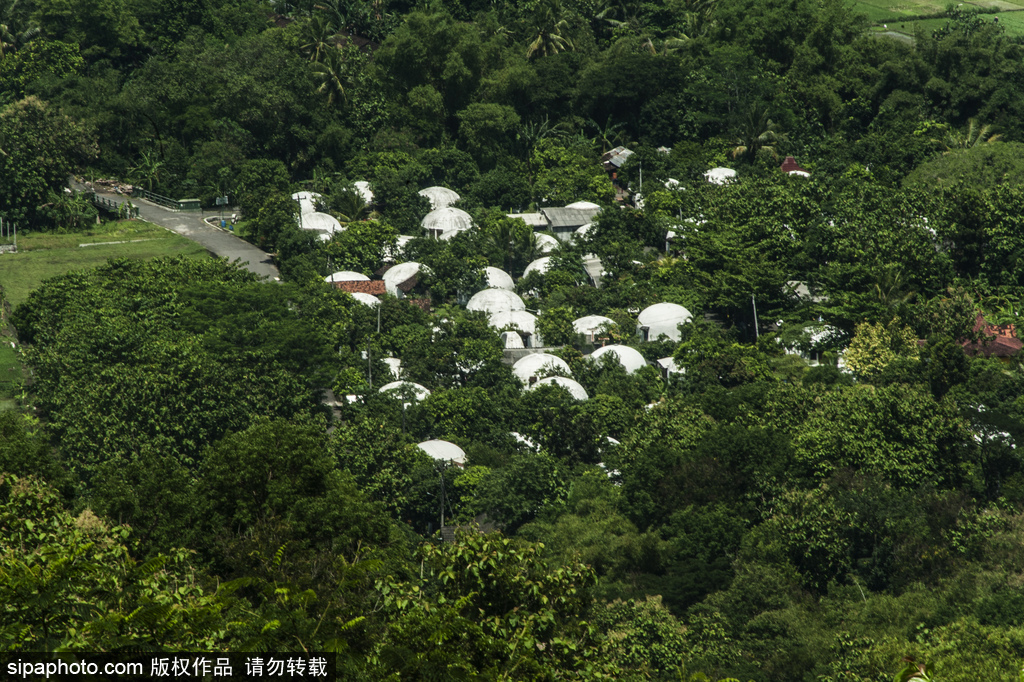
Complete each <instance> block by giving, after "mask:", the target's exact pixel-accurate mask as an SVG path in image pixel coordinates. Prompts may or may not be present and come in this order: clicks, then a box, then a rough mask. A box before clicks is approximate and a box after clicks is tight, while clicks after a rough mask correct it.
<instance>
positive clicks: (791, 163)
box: [779, 156, 811, 178]
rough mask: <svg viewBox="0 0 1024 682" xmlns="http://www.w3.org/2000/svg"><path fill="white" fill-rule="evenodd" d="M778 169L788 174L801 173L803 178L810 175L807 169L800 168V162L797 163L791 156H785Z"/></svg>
mask: <svg viewBox="0 0 1024 682" xmlns="http://www.w3.org/2000/svg"><path fill="white" fill-rule="evenodd" d="M779 170H781V171H782V172H783V173H787V174H789V175H802V176H804V177H805V178H809V177H811V174H810V173H809V172H808V171H807V169H806V168H801V167H800V164H798V163H797V162H796V159H794V158H793V157H792V156H787V157H786V160H785V161H783V162H782V165H781V166H779Z"/></svg>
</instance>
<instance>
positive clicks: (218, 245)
mask: <svg viewBox="0 0 1024 682" xmlns="http://www.w3.org/2000/svg"><path fill="white" fill-rule="evenodd" d="M75 188H76V189H84V187H82V186H80V185H77V184H76V185H75ZM96 196H97V197H101V198H103V199H106V200H108V201H110V202H113V203H116V204H121V203H123V202H125V201H128V197H125V196H122V195H120V194H110V193H107V192H96ZM131 202H132V205H133V206H135V207H137V208H138V209H139V217H140V218H142V219H143V220H145V221H147V222H150V223H153V224H155V225H159V226H161V227H165V228H167V229H168V230H170V231H171V232H175V233H177V234H180V235H181V236H182V237H185V238H186V239H191V240H192V241H194V242H196V243H198V244H200V245H202V246H203V247H204V248H205V249H206V250H207V251H209V252H210V253H212V254H213V255H215V256H218V257H219V258H227V259H228V260H229V261H232V262H234V261H235V260H239V261H241V262H242V264H243V265H244V266H245V269H246V270H248V271H250V272H254V273H256V274H257V275H261V276H263V277H266V278H267V279H269V280H271V281H277V280H279V279H280V278H281V273H279V272H278V270H277V267H276V266H275V265H274V264H273V263H272V262H271V260H270V255H269V254H267V253H265V252H263V251H260V250H259V249H257V248H256V247H255V246H253V245H252V244H250V243H249V242H247V241H245V240H243V239H239V238H238V237H236V236H235V235H233V234H231V233H230V232H225V231H224V230H221V229H220V228H216V227H211V226H209V225H207V224H206V223H205V222H204V221H203V218H202V214H201V213H195V212H193V211H172V210H170V209H167V208H164V207H163V206H158V205H156V204H154V203H151V202H149V201H147V200H145V199H139V198H135V199H132V200H131Z"/></svg>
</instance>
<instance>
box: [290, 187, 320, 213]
mask: <svg viewBox="0 0 1024 682" xmlns="http://www.w3.org/2000/svg"><path fill="white" fill-rule="evenodd" d="M321 199H323V196H322V195H320V194H317V193H316V192H296V193H295V194H293V195H292V201H297V202H299V213H303V214H305V213H315V212H316V202H318V201H320V200H321Z"/></svg>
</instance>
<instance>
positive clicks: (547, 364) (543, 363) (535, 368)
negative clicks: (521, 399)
mask: <svg viewBox="0 0 1024 682" xmlns="http://www.w3.org/2000/svg"><path fill="white" fill-rule="evenodd" d="M544 369H554V370H558V371H561V372H563V373H565V374H567V375H569V376H572V370H570V369H569V365H568V364H567V363H566V362H565V360H563V359H562V358H560V357H558V356H557V355H552V354H551V353H533V354H532V355H527V356H525V357H522V358H519V360H517V361H516V364H514V365H512V373H513V374H515V375H516V377H517V378H518V379H519V380H520V381H521V382H523V383H524V384H528V383H530V377H534V376H537V374H538V373H539V372H540V371H541V370H544Z"/></svg>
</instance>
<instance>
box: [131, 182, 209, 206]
mask: <svg viewBox="0 0 1024 682" xmlns="http://www.w3.org/2000/svg"><path fill="white" fill-rule="evenodd" d="M132 196H133V197H137V198H139V199H145V200H146V201H152V202H153V203H154V204H157V205H159V206H163V207H164V208H170V209H172V210H175V211H200V210H202V206H200V204H199V199H171V198H170V197H165V196H163V195H162V194H157V193H156V192H150V191H149V190H148V189H142V188H141V187H132Z"/></svg>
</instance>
